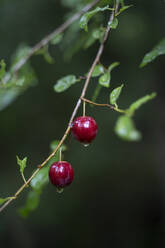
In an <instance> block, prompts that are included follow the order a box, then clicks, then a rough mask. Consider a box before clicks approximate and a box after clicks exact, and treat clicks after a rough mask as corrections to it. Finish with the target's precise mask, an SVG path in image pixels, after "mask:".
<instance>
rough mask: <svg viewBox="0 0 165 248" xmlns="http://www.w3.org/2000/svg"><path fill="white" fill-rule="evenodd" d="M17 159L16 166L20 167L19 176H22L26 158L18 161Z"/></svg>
mask: <svg viewBox="0 0 165 248" xmlns="http://www.w3.org/2000/svg"><path fill="white" fill-rule="evenodd" d="M16 158H17V164H18V165H19V166H20V172H21V174H23V172H24V169H25V168H26V162H27V157H25V158H24V159H22V160H21V159H19V157H18V156H16Z"/></svg>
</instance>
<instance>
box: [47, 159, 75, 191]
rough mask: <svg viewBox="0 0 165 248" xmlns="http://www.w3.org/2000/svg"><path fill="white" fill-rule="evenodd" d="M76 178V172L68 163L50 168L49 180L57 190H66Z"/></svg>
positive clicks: (56, 163) (53, 165)
mask: <svg viewBox="0 0 165 248" xmlns="http://www.w3.org/2000/svg"><path fill="white" fill-rule="evenodd" d="M73 178H74V171H73V168H72V166H71V164H69V163H68V162H65V161H59V162H55V163H53V164H52V165H51V166H50V169H49V179H50V181H51V183H52V184H53V185H55V186H56V187H57V188H64V187H66V186H67V185H69V184H71V182H72V181H73Z"/></svg>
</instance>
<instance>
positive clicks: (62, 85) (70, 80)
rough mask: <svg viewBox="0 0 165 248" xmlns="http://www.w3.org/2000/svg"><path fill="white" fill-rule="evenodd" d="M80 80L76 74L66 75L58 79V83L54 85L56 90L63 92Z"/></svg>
mask: <svg viewBox="0 0 165 248" xmlns="http://www.w3.org/2000/svg"><path fill="white" fill-rule="evenodd" d="M79 81H80V80H79V79H77V78H76V76H75V75H68V76H65V77H63V78H61V79H59V80H58V81H57V83H56V84H55V85H54V90H55V91H56V92H58V93H60V92H63V91H65V90H67V89H68V88H69V87H70V86H72V85H73V84H75V83H76V82H79Z"/></svg>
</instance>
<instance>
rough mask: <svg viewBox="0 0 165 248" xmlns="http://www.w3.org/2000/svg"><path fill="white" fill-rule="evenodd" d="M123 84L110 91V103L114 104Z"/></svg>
mask: <svg viewBox="0 0 165 248" xmlns="http://www.w3.org/2000/svg"><path fill="white" fill-rule="evenodd" d="M123 86H124V84H122V85H121V86H119V87H117V88H115V89H114V90H113V91H112V92H111V93H110V103H111V104H116V101H117V99H118V98H119V96H120V93H121V91H122V88H123Z"/></svg>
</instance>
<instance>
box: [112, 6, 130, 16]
mask: <svg viewBox="0 0 165 248" xmlns="http://www.w3.org/2000/svg"><path fill="white" fill-rule="evenodd" d="M132 6H133V5H124V6H123V7H121V8H120V9H119V12H118V13H117V14H116V16H118V15H120V14H121V13H122V12H123V11H125V10H127V9H129V8H130V7H132Z"/></svg>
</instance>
